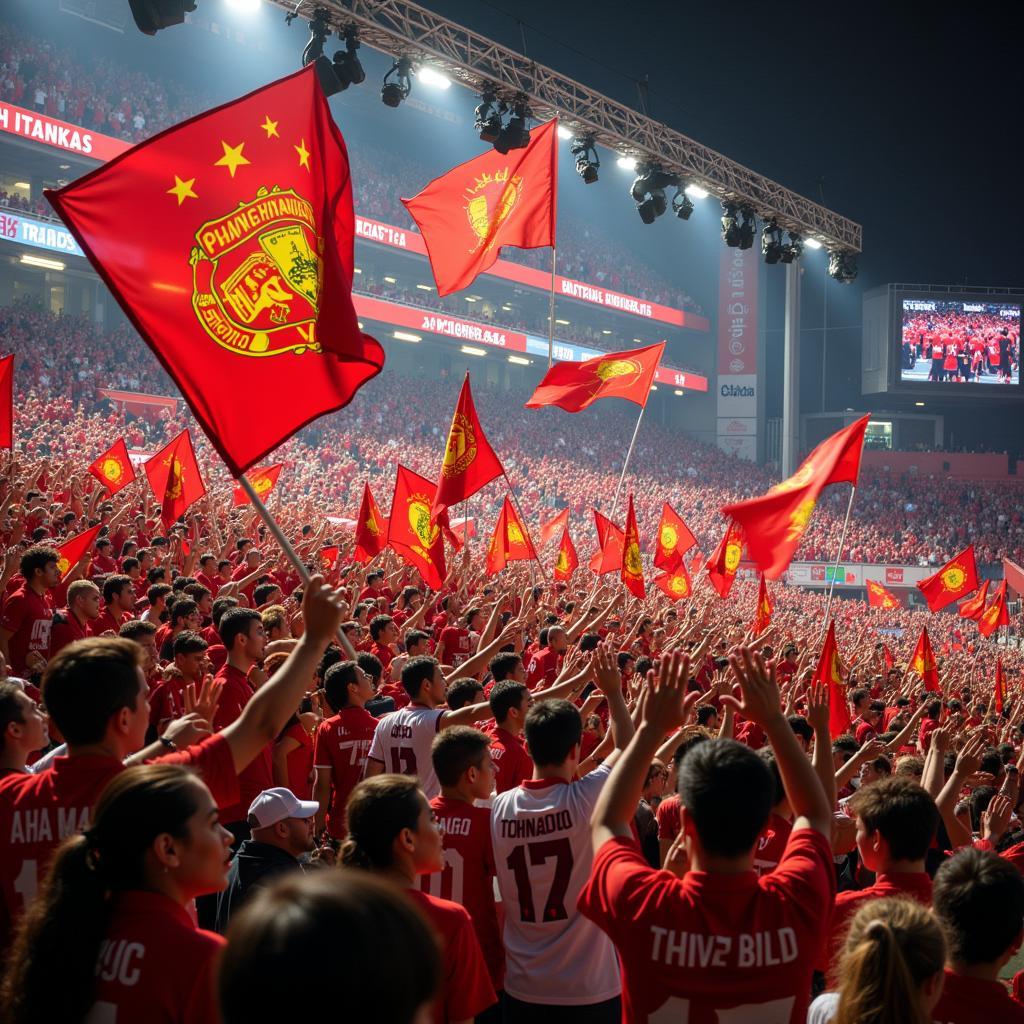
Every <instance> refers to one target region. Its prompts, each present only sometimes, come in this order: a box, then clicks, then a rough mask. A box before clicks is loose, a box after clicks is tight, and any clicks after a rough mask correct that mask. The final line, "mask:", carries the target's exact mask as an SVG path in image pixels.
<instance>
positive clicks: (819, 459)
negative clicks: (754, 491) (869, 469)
mask: <svg viewBox="0 0 1024 1024" xmlns="http://www.w3.org/2000/svg"><path fill="white" fill-rule="evenodd" d="M867 425H868V417H867V416H863V417H861V418H860V419H859V420H857V422H856V423H851V424H850V425H849V426H848V427H844V428H843V429H842V430H840V431H838V432H837V433H835V434H833V435H832V436H831V437H827V438H826V439H825V440H824V441H822V442H821V444H819V445H818V447H817V448H815V449H814V451H812V452H811V454H810V455H808V456H807V458H806V459H804V461H803V462H801V463H800V466H799V468H798V469H797V471H796V472H795V473H794V474H793V475H792V476H791V477H789V478H788V479H787V480H783V481H782V483H780V484H777V485H776V486H775V487H773V488H772V489H771V490H770V491H769V492H768V493H767V494H763V495H761V497H759V498H750V499H749V500H747V501H739V502H736V503H735V504H733V505H726V506H725V508H723V509H722V514H723V515H726V516H729V517H731V518H732V519H735V520H736V522H738V523H739V524H740V526H742V527H743V532H744V535H745V536H746V540H747V553H748V554H749V555H750V557H751V558H752V559H753V560H754V561H755V562H756V563H757V567H758V568H759V569H760V570H761V572H763V573H764V574H765V576H767V577H768V579H770V580H777V579H778V578H779V577H780V576H781V575H782V574H783V573H784V572H785V571H786V568H787V567H788V566H789V563H790V562H791V561H792V560H793V555H794V554H795V553H796V549H797V548H798V547H799V546H800V539H801V538H802V537H803V535H804V531H805V530H806V529H807V524H808V523H809V522H810V519H811V514H812V513H813V512H814V506H815V504H816V502H817V500H818V496H819V495H820V494H821V492H822V491H823V490H824V489H825V488H826V487H828V485H829V484H840V483H850V484H853V486H854V487H856V486H857V477H858V475H859V473H860V457H861V452H862V451H863V448H864V431H865V430H866V429H867Z"/></svg>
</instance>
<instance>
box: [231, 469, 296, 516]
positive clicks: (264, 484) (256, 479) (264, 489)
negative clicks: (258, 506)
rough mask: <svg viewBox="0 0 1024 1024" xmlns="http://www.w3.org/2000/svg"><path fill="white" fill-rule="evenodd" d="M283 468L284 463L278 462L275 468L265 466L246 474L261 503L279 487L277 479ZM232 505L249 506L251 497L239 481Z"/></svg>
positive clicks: (232, 498) (235, 487)
mask: <svg viewBox="0 0 1024 1024" xmlns="http://www.w3.org/2000/svg"><path fill="white" fill-rule="evenodd" d="M283 468H284V463H283V462H276V463H274V465H273V466H264V467H263V468H262V469H250V470H249V471H248V472H247V473H246V474H245V476H246V479H247V480H248V481H249V483H250V484H252V489H253V490H254V491H255V492H256V497H257V498H259V499H260V501H263V500H264V499H265V498H266V496H267V495H268V494H269V493H270V492H271V491H272V490H273V489H274V487H275V486H276V485H277V478H278V477H279V476H280V475H281V470H282V469H283ZM231 504H232V505H233V506H234V505H248V504H249V495H248V494H247V493H246V491H245V489H244V488H243V487H242V485H241V484H240V483H238V482H237V481H236V482H235V486H234V490H233V493H232V496H231Z"/></svg>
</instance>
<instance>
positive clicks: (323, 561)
mask: <svg viewBox="0 0 1024 1024" xmlns="http://www.w3.org/2000/svg"><path fill="white" fill-rule="evenodd" d="M340 550H341V549H340V548H339V547H338V545H337V544H331V545H330V546H329V547H326V548H321V549H320V568H319V569H318V570H317V572H323V573H328V572H330V571H331V570H332V569H333V568H334V563H335V562H337V560H338V552H339V551H340Z"/></svg>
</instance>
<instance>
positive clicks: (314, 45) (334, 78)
mask: <svg viewBox="0 0 1024 1024" xmlns="http://www.w3.org/2000/svg"><path fill="white" fill-rule="evenodd" d="M330 34H331V23H330V20H329V14H328V11H327V9H326V8H325V7H317V8H316V10H314V11H313V17H312V19H311V20H310V22H309V41H308V42H307V43H306V45H305V47H304V49H303V51H302V66H303V67H306V66H307V65H309V64H313V65H314V66H315V67H316V77H317V79H318V80H319V82H320V88H321V89H323V91H324V95H325V96H334V95H336V94H337V93H339V92H341V91H342V90H343V89H346V88H348V83H347V82H346V83H344V84H342V82H341V80H340V79H339V78H338V75H337V74H336V73H335V69H334V65H333V64H332V63H331V62H330V61H329V60H328V59H327V58H326V57H325V56H324V43H326V42H327V38H328V36H330Z"/></svg>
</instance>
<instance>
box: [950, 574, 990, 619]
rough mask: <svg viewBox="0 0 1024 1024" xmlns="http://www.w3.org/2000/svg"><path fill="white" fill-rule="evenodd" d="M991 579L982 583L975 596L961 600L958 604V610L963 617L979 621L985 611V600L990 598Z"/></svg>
mask: <svg viewBox="0 0 1024 1024" xmlns="http://www.w3.org/2000/svg"><path fill="white" fill-rule="evenodd" d="M989 582H990V581H989V580H985V582H984V583H982V585H981V589H980V590H979V591H978V592H977V593H976V594H975V595H974V596H973V597H969V598H968V599H967V600H966V601H961V602H960V604H959V605H957V611H958V612H959V614H960V618H962V619H973V620H974V621H975V622H977V621H978V620H979V619H980V618H981V616H982V614H983V613H984V611H985V602H986V601H987V600H988V585H989Z"/></svg>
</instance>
